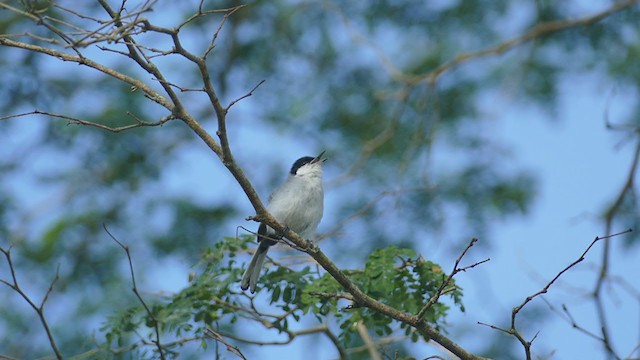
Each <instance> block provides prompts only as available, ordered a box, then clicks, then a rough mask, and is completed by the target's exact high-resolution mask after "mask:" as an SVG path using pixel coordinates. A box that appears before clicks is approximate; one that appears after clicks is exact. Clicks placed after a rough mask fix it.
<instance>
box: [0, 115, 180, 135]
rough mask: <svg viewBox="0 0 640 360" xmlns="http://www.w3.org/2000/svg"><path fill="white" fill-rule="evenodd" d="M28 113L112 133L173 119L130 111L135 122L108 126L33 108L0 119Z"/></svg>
mask: <svg viewBox="0 0 640 360" xmlns="http://www.w3.org/2000/svg"><path fill="white" fill-rule="evenodd" d="M30 115H44V116H48V117H52V118H58V119H62V120H66V121H67V124H69V125H85V126H92V127H96V128H98V129H102V130H106V131H110V132H114V133H119V132H123V131H126V130H131V129H135V128H138V127H145V126H162V125H164V124H165V123H166V122H168V121H169V120H172V119H173V116H172V115H167V116H165V117H163V118H162V119H160V120H158V121H154V122H148V121H143V120H141V119H140V118H138V117H137V116H135V115H133V114H132V113H130V112H127V115H129V116H131V117H132V118H133V119H134V120H136V122H137V123H136V124H131V125H125V126H117V127H112V126H108V125H103V124H99V123H95V122H92V121H87V120H82V119H78V118H75V117H71V116H67V115H62V114H56V113H52V112H48V111H41V110H33V111H29V112H26V113H21V114H14V115H7V116H2V117H0V121H2V120H9V119H14V118H19V117H24V116H30Z"/></svg>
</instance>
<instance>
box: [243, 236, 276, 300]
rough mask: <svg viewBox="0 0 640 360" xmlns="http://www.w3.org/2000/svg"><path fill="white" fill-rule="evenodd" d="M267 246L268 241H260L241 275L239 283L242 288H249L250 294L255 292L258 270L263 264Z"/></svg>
mask: <svg viewBox="0 0 640 360" xmlns="http://www.w3.org/2000/svg"><path fill="white" fill-rule="evenodd" d="M269 247H270V245H269V244H268V241H261V242H260V245H258V249H257V250H256V252H255V254H253V257H252V258H251V262H249V266H247V270H246V271H245V272H244V275H243V276H242V282H241V283H240V288H242V290H247V289H249V290H250V291H251V293H252V294H253V293H255V292H256V285H257V284H258V278H259V277H260V270H262V265H263V264H264V259H265V258H266V257H267V251H269Z"/></svg>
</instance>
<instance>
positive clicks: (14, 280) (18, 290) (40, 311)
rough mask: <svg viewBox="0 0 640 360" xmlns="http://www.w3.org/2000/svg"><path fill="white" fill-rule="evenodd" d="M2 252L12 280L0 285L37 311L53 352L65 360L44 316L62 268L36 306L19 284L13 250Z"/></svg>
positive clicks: (4, 281)
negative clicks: (12, 255)
mask: <svg viewBox="0 0 640 360" xmlns="http://www.w3.org/2000/svg"><path fill="white" fill-rule="evenodd" d="M0 252H2V253H3V254H4V257H5V259H6V260H7V265H8V266H9V271H10V272H11V279H12V281H11V282H9V281H6V280H3V279H0V283H3V284H5V285H7V286H8V287H9V288H11V289H12V290H13V291H15V292H16V293H18V294H19V295H20V296H21V297H22V298H23V299H24V300H25V301H26V302H27V303H28V304H29V306H31V308H32V309H33V310H35V312H36V314H38V318H39V319H40V323H41V324H42V327H43V328H44V331H45V332H46V334H47V338H48V340H49V345H50V346H51V349H52V350H53V353H54V355H55V357H56V359H59V360H61V359H63V356H62V353H61V352H60V350H58V346H57V345H56V342H55V340H54V338H53V334H52V333H51V329H49V324H48V323H47V319H46V317H45V315H44V304H45V303H46V302H47V300H48V299H49V295H50V294H51V292H52V291H53V286H54V285H55V283H56V282H57V281H58V279H59V276H58V271H59V270H60V266H58V269H57V270H56V276H55V277H54V278H53V280H52V281H51V283H50V284H49V288H48V289H47V292H46V293H45V295H44V297H43V298H42V301H40V305H36V303H35V302H33V300H31V298H30V297H29V296H28V295H27V294H26V293H25V292H24V291H23V290H22V288H21V287H20V284H19V283H18V278H17V276H16V270H15V267H14V265H13V260H12V259H11V248H9V249H6V250H5V249H4V248H1V247H0Z"/></svg>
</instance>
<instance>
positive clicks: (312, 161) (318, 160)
mask: <svg viewBox="0 0 640 360" xmlns="http://www.w3.org/2000/svg"><path fill="white" fill-rule="evenodd" d="M324 153H325V152H324V151H323V152H321V153H320V155H318V156H316V157H315V158H314V159H313V160H311V163H312V164H315V163H317V162H320V161H322V162H325V161H327V158H324V159H323V158H322V155H324Z"/></svg>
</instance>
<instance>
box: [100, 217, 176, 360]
mask: <svg viewBox="0 0 640 360" xmlns="http://www.w3.org/2000/svg"><path fill="white" fill-rule="evenodd" d="M102 228H103V229H104V231H105V232H106V233H107V234H108V235H109V237H110V238H111V239H112V240H113V241H115V242H116V244H118V245H119V246H120V247H121V248H122V250H124V252H125V254H127V260H128V261H129V271H130V272H131V283H132V285H133V288H132V289H131V290H132V291H133V293H134V294H135V295H136V297H137V298H138V301H140V303H141V304H142V306H143V307H144V309H145V311H146V312H147V314H148V315H149V318H151V322H152V323H153V328H154V331H155V336H156V339H155V340H153V341H152V342H153V343H154V345H155V346H156V348H157V349H158V353H159V354H160V359H162V360H164V359H165V356H164V351H163V350H164V349H163V347H162V344H161V343H160V325H159V323H158V320H157V319H156V317H155V316H154V315H153V312H152V311H151V309H150V308H149V306H148V305H147V303H146V302H145V301H144V299H143V298H142V296H141V295H140V292H139V291H138V286H137V285H136V275H135V272H134V271H133V261H132V260H131V252H130V251H129V247H128V246H126V245H124V244H123V243H121V242H120V241H119V240H118V239H116V237H115V236H113V235H112V234H111V232H109V229H107V225H106V224H102Z"/></svg>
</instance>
